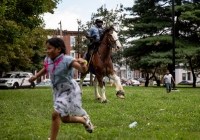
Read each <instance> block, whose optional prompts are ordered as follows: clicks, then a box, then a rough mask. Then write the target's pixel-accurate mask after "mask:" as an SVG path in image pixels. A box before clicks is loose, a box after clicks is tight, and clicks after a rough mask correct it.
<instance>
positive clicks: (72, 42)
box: [70, 36, 76, 47]
mask: <svg viewBox="0 0 200 140" xmlns="http://www.w3.org/2000/svg"><path fill="white" fill-rule="evenodd" d="M75 43H76V38H75V36H70V45H71V47H73V46H75Z"/></svg>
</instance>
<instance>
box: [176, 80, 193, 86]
mask: <svg viewBox="0 0 200 140" xmlns="http://www.w3.org/2000/svg"><path fill="white" fill-rule="evenodd" d="M192 83H193V82H192V81H186V80H183V81H181V82H180V83H178V85H192Z"/></svg>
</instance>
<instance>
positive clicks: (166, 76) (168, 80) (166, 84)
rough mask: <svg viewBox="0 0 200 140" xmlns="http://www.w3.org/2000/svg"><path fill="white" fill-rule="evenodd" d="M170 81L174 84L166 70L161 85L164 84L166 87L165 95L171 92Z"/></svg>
mask: <svg viewBox="0 0 200 140" xmlns="http://www.w3.org/2000/svg"><path fill="white" fill-rule="evenodd" d="M172 81H173V82H174V84H175V81H174V78H173V76H172V75H171V74H170V72H169V70H166V74H165V76H164V77H163V83H164V84H165V86H166V91H167V93H169V92H171V89H172Z"/></svg>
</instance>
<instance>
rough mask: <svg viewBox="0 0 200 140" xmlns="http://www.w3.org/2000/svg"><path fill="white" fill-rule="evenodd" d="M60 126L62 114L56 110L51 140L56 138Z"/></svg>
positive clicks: (53, 116)
mask: <svg viewBox="0 0 200 140" xmlns="http://www.w3.org/2000/svg"><path fill="white" fill-rule="evenodd" d="M59 127H60V116H59V114H58V112H56V111H55V110H54V111H53V113H52V124H51V137H50V140H56V137H57V135H58V131H59Z"/></svg>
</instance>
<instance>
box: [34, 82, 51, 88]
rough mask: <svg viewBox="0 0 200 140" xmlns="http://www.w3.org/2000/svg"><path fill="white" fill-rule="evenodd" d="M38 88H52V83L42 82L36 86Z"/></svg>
mask: <svg viewBox="0 0 200 140" xmlns="http://www.w3.org/2000/svg"><path fill="white" fill-rule="evenodd" d="M36 86H37V87H48V86H50V87H51V86H52V83H51V82H44V81H43V82H40V83H38V84H36Z"/></svg>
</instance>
